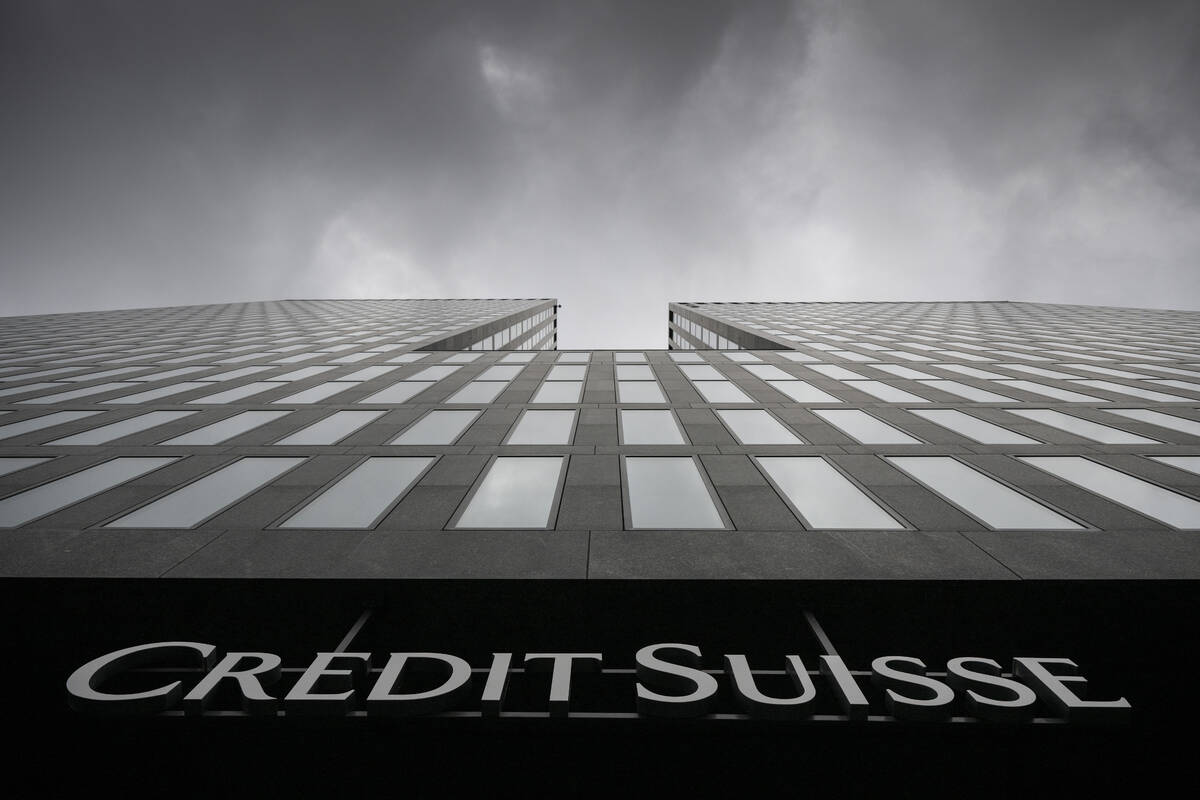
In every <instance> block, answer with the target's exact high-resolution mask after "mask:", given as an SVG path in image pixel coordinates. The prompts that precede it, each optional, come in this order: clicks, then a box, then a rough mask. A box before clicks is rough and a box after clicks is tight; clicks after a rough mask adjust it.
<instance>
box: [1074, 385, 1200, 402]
mask: <svg viewBox="0 0 1200 800" xmlns="http://www.w3.org/2000/svg"><path fill="white" fill-rule="evenodd" d="M1072 383H1078V384H1080V385H1082V386H1090V387H1092V388H1093V389H1104V390H1106V391H1109V392H1115V393H1117V394H1127V395H1131V396H1133V397H1142V398H1145V399H1146V400H1156V401H1158V402H1160V403H1194V402H1196V401H1195V400H1193V399H1192V398H1190V397H1180V396H1179V395H1177V394H1166V393H1165V392H1152V391H1150V390H1149V389H1139V388H1137V387H1136V386H1126V385H1125V384H1123V383H1113V382H1112V381H1072Z"/></svg>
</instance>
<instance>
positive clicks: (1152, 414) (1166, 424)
mask: <svg viewBox="0 0 1200 800" xmlns="http://www.w3.org/2000/svg"><path fill="white" fill-rule="evenodd" d="M72 413H73V412H72ZM1108 413H1110V414H1118V415H1120V416H1122V417H1126V418H1128V419H1132V420H1137V421H1138V422H1145V423H1146V424H1148V425H1157V426H1158V427H1160V428H1166V429H1168V430H1172V431H1179V432H1180V433H1187V434H1191V435H1192V436H1200V422H1197V421H1196V420H1194V419H1184V418H1182V417H1177V416H1175V415H1174V414H1164V413H1162V412H1161V411H1151V410H1149V409H1146V408H1113V409H1110V410H1109V412H1108ZM0 438H3V429H0Z"/></svg>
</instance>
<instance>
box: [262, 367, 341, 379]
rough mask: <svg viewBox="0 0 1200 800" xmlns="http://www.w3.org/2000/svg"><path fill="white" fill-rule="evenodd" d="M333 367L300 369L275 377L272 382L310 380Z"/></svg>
mask: <svg viewBox="0 0 1200 800" xmlns="http://www.w3.org/2000/svg"><path fill="white" fill-rule="evenodd" d="M331 369H333V367H301V368H300V369H295V370H292V371H291V372H288V373H285V374H283V375H276V376H275V377H274V378H272V380H276V381H289V382H291V381H302V380H305V379H306V378H311V377H313V376H314V375H320V374H321V373H322V372H329V370H331Z"/></svg>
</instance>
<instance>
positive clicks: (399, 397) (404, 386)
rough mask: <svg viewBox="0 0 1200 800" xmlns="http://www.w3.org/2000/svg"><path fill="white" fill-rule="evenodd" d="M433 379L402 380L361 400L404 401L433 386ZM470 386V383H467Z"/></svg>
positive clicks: (374, 401)
mask: <svg viewBox="0 0 1200 800" xmlns="http://www.w3.org/2000/svg"><path fill="white" fill-rule="evenodd" d="M433 384H434V382H433V381H400V382H399V383H393V384H392V385H391V386H389V387H387V388H386V389H383V390H381V391H378V392H376V393H375V394H373V395H370V396H369V397H364V398H363V399H362V400H359V401H358V402H360V403H389V404H395V403H403V402H404V401H406V400H409V399H411V398H413V397H415V396H417V395H419V394H420V393H421V392H423V391H425V390H426V389H428V388H429V387H430V386H433ZM467 385H468V386H470V384H467Z"/></svg>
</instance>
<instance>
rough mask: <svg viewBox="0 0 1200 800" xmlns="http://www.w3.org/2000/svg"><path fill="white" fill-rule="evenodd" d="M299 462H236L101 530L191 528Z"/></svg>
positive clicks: (267, 459)
mask: <svg viewBox="0 0 1200 800" xmlns="http://www.w3.org/2000/svg"><path fill="white" fill-rule="evenodd" d="M302 461H304V459H303V458H243V459H240V460H238V461H235V462H233V463H232V464H229V465H228V466H225V467H222V468H221V469H219V470H217V471H216V472H214V473H212V474H210V475H205V476H204V477H203V478H201V479H200V480H198V481H196V482H195V483H190V484H188V485H187V486H184V487H183V488H182V489H176V490H175V491H173V492H171V493H170V494H168V495H167V496H165V497H160V498H159V499H158V500H155V501H154V502H153V503H150V504H149V505H146V506H142V507H141V508H139V509H138V510H137V511H134V512H133V513H131V514H126V515H125V516H123V517H121V518H120V519H118V520H116V521H115V522H110V523H108V524H107V525H105V527H106V528H191V527H192V526H194V525H199V524H200V523H201V522H203V521H204V520H206V519H208V518H209V517H211V516H212V515H213V514H216V513H217V512H218V511H221V510H222V509H224V508H225V507H226V506H229V505H232V504H233V503H236V502H237V501H238V500H241V499H242V498H243V497H245V496H246V495H248V494H250V493H251V492H253V491H255V490H256V489H258V488H259V487H260V486H262V485H264V484H266V483H268V482H269V481H272V480H274V479H275V478H277V477H279V476H280V475H282V474H283V473H285V472H287V471H288V470H289V469H291V468H292V467H294V466H296V465H297V464H299V463H301V462H302Z"/></svg>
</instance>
